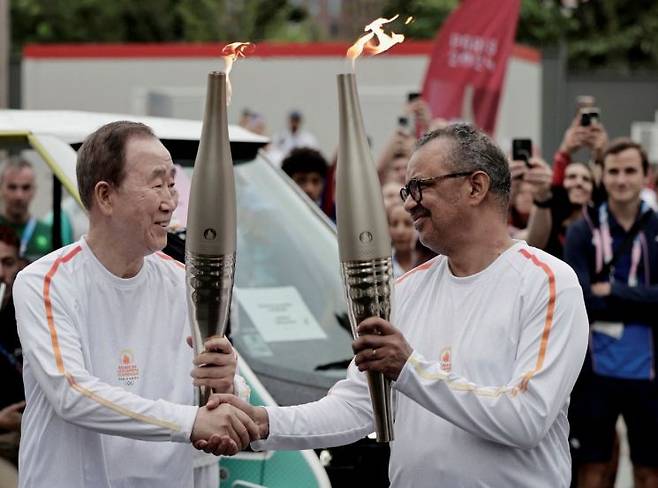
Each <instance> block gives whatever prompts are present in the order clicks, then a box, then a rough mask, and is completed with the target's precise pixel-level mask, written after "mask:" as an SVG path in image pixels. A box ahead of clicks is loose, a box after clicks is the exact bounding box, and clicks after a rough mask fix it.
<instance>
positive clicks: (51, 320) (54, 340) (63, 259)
mask: <svg viewBox="0 0 658 488" xmlns="http://www.w3.org/2000/svg"><path fill="white" fill-rule="evenodd" d="M80 251H82V247H80V246H76V247H74V248H73V249H72V250H71V251H69V252H68V253H67V254H65V255H64V256H60V257H58V258H57V259H56V260H55V262H54V263H53V265H52V266H51V267H50V269H49V270H48V272H47V273H46V276H45V277H44V279H43V301H44V304H45V308H46V321H47V322H48V330H49V332H50V341H51V344H52V349H53V354H54V356H55V364H56V365H57V371H59V372H60V373H61V374H62V375H64V377H65V378H66V381H67V383H68V384H69V386H70V387H71V388H72V389H73V390H75V391H77V392H78V393H80V394H81V395H83V396H86V397H88V398H91V399H92V400H94V401H96V402H97V403H99V404H101V405H103V406H105V407H107V408H109V409H111V410H113V411H115V412H117V413H118V414H121V415H125V416H126V417H129V418H133V419H135V420H139V421H141V422H144V423H147V424H151V425H156V426H158V427H163V428H165V429H169V430H172V431H174V432H179V431H180V430H181V427H180V426H178V425H177V424H175V423H173V422H168V421H166V420H160V419H156V418H153V417H148V416H146V415H142V414H139V413H137V412H133V411H131V410H128V409H127V408H125V407H122V406H121V405H118V404H116V403H114V402H112V401H111V400H108V399H106V398H103V397H101V396H100V395H98V394H97V393H95V392H93V391H91V390H89V389H88V388H85V387H84V386H82V385H80V384H79V383H78V382H77V381H76V380H75V378H74V377H73V375H71V373H69V372H68V371H66V368H65V367H64V360H63V358H62V350H61V348H60V346H59V339H58V337H57V328H56V327H55V317H54V316H53V306H52V300H51V298H50V286H51V283H52V281H53V278H54V276H55V274H56V273H57V270H58V269H59V266H60V265H61V264H63V263H68V262H69V261H71V260H72V259H73V258H74V257H75V256H76V255H77V254H78V253H79V252H80ZM170 259H172V258H170Z"/></svg>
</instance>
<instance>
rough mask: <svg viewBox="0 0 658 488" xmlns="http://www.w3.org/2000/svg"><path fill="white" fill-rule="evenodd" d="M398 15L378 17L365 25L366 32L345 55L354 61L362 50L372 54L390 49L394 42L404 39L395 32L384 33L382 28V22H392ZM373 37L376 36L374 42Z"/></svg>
mask: <svg viewBox="0 0 658 488" xmlns="http://www.w3.org/2000/svg"><path fill="white" fill-rule="evenodd" d="M398 17H399V14H398V15H395V16H394V17H391V18H390V19H386V18H384V17H380V18H378V19H375V20H373V21H372V22H370V23H369V24H368V25H366V26H365V28H364V29H363V30H364V31H365V32H367V34H364V35H363V36H361V37H360V38H359V39H357V41H356V42H355V43H354V44H353V45H352V46H350V48H349V49H348V50H347V57H348V58H349V59H351V60H352V63H354V61H355V60H356V58H358V57H359V56H360V55H361V54H362V53H363V52H364V51H365V53H366V54H367V55H369V56H374V55H376V54H379V53H382V52H384V51H386V50H388V49H390V48H391V47H393V46H394V45H395V44H399V43H401V42H402V41H404V35H402V34H396V33H395V32H391V34H390V35H389V34H386V33H385V32H384V29H383V28H382V26H383V25H384V24H388V23H389V22H393V21H394V20H395V19H397V18H398ZM375 37H376V38H377V42H376V43H375V42H374V39H373V38H375Z"/></svg>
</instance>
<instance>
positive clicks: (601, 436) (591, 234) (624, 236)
mask: <svg viewBox="0 0 658 488" xmlns="http://www.w3.org/2000/svg"><path fill="white" fill-rule="evenodd" d="M647 173H648V159H647V156H646V153H645V152H644V150H643V149H642V147H641V146H640V145H639V144H637V143H635V142H633V141H631V140H629V139H619V140H617V141H613V142H612V143H611V144H610V146H608V148H607V149H606V151H605V152H604V155H603V180H602V181H603V185H604V187H605V189H606V192H607V195H608V197H607V200H606V201H604V202H603V203H601V204H600V205H598V206H597V207H593V208H591V209H590V211H589V212H587V213H586V215H585V217H584V218H583V219H582V220H579V221H577V222H575V223H574V224H573V225H572V226H571V227H570V228H569V230H568V232H567V240H566V245H565V250H564V257H565V260H566V261H567V262H568V263H569V264H570V265H571V266H572V267H573V268H574V270H575V271H576V273H577V274H578V279H579V281H580V284H581V286H582V288H583V293H584V296H585V303H586V305H587V312H588V316H589V320H590V326H591V334H590V347H589V350H590V356H589V362H588V363H586V364H587V365H588V366H586V367H585V368H584V369H583V373H582V374H581V378H580V380H579V386H577V389H575V390H574V394H573V396H572V399H573V403H572V412H573V414H574V416H575V417H574V418H572V420H574V422H573V425H572V434H573V435H572V445H574V441H576V442H575V445H577V446H579V449H578V451H579V452H578V457H579V458H580V460H581V463H582V464H581V467H580V470H579V484H578V486H579V487H585V488H588V487H599V486H607V485H606V484H605V483H606V480H605V478H606V476H608V467H607V464H606V463H608V462H609V461H610V460H611V459H612V453H613V444H614V437H615V425H616V423H617V419H618V417H619V416H620V415H622V416H623V418H624V422H625V423H626V426H627V429H628V440H629V444H630V448H631V460H632V461H633V467H634V476H635V486H636V487H649V486H658V385H657V384H656V379H655V355H656V351H657V350H658V348H657V347H656V334H655V332H654V327H655V326H656V325H657V323H658V314H657V313H656V310H657V309H658V241H657V239H658V215H657V214H656V213H655V212H654V211H653V210H651V208H650V207H649V205H648V204H647V203H646V202H644V201H643V200H642V199H641V197H640V194H641V191H642V189H643V188H644V186H645V185H646V182H647Z"/></svg>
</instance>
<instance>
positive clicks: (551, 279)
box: [519, 249, 556, 390]
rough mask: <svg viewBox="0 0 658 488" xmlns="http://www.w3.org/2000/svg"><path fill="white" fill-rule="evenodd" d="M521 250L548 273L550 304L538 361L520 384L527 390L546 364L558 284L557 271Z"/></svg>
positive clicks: (547, 309)
mask: <svg viewBox="0 0 658 488" xmlns="http://www.w3.org/2000/svg"><path fill="white" fill-rule="evenodd" d="M519 252H520V253H521V255H522V256H524V257H525V258H527V259H529V260H530V261H531V262H532V263H533V264H534V265H535V266H538V267H539V268H541V270H542V271H543V272H544V273H546V276H547V277H548V306H547V307H546V318H545V319H544V329H543V331H542V337H541V342H540V344H539V354H538V355H537V362H536V364H535V367H534V368H533V369H532V370H531V371H528V372H527V373H526V374H525V376H524V378H523V380H522V381H521V385H520V387H521V390H526V389H527V388H528V382H529V381H530V379H531V378H532V377H533V376H534V375H535V374H537V372H538V371H539V370H541V368H542V367H543V366H544V359H545V358H546V349H547V348H548V338H549V336H550V334H551V328H552V327H553V316H554V315H555V300H556V286H555V273H553V270H552V269H551V268H550V267H549V266H548V265H547V264H546V263H545V262H543V261H540V260H539V259H538V258H537V256H535V255H534V254H532V253H531V252H529V251H528V250H527V249H520V250H519Z"/></svg>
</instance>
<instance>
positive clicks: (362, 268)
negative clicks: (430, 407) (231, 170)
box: [336, 16, 404, 442]
mask: <svg viewBox="0 0 658 488" xmlns="http://www.w3.org/2000/svg"><path fill="white" fill-rule="evenodd" d="M396 17H397V16H396ZM396 17H393V18H392V19H377V20H375V21H374V22H372V23H371V24H369V25H367V26H366V28H365V30H366V31H370V33H368V34H366V35H364V36H362V37H361V38H360V39H359V40H358V41H357V42H356V43H355V44H354V45H353V46H352V47H351V48H350V49H349V50H348V57H349V58H351V59H352V61H353V62H354V60H355V59H356V58H357V57H358V56H359V55H360V54H361V52H362V51H364V50H365V51H366V52H367V53H368V54H377V53H379V52H382V51H384V50H386V49H388V48H389V47H390V46H392V45H394V44H396V43H397V42H401V41H402V40H404V36H401V35H399V34H393V35H392V36H389V35H387V34H385V33H384V32H383V30H382V28H381V27H382V25H383V24H385V23H388V22H390V21H392V20H395V18H396ZM375 37H376V38H377V40H378V43H377V44H375V43H374V42H373V38H375ZM353 66H354V64H353ZM338 108H339V145H338V165H337V169H336V217H337V226H338V250H339V255H340V261H341V269H342V273H343V282H344V284H345V294H346V296H347V304H348V315H349V318H350V325H351V327H352V334H353V335H354V337H355V338H356V337H357V331H356V328H357V326H358V324H359V323H360V322H361V321H363V320H364V319H366V318H368V317H373V316H376V317H381V318H383V319H384V320H389V319H390V313H391V294H392V288H393V264H392V259H391V237H390V234H389V232H388V223H387V219H386V211H385V209H384V202H383V198H382V193H381V187H380V184H379V178H378V176H377V171H376V168H375V164H374V162H373V160H372V156H371V154H370V148H369V147H368V140H367V138H366V134H365V129H364V126H363V117H362V114H361V106H360V104H359V97H358V92H357V89H356V79H355V76H354V73H349V74H339V75H338ZM368 387H369V389H370V400H371V402H372V409H373V417H374V419H373V420H374V424H375V432H376V434H377V441H378V442H389V441H392V440H393V411H392V408H391V382H390V380H388V379H387V378H386V377H385V376H384V375H383V374H382V373H378V372H373V371H369V372H368Z"/></svg>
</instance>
